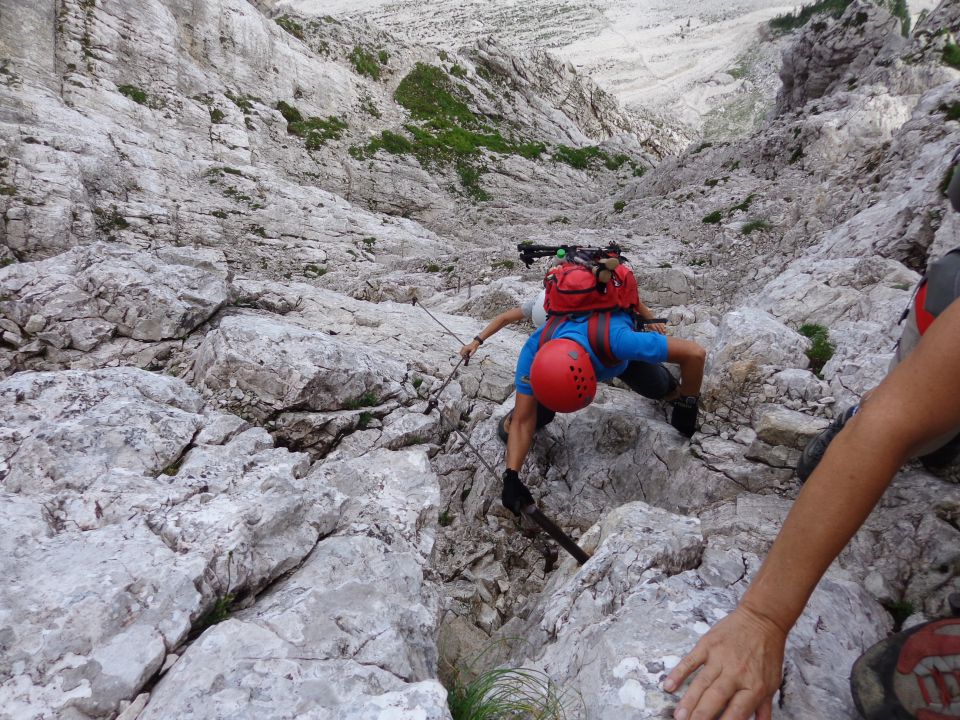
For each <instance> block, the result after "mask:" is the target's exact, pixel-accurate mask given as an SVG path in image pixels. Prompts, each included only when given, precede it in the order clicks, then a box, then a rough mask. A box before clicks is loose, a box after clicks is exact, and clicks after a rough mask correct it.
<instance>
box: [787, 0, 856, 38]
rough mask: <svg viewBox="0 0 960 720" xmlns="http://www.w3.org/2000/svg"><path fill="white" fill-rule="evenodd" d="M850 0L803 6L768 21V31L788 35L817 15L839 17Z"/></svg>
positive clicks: (828, 0) (827, 0) (834, 0)
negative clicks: (793, 11)
mask: <svg viewBox="0 0 960 720" xmlns="http://www.w3.org/2000/svg"><path fill="white" fill-rule="evenodd" d="M850 2H851V0H820V2H815V3H813V4H812V5H804V6H803V7H801V8H800V10H799V11H798V12H797V13H787V14H786V15H778V16H777V17H775V18H774V19H773V20H771V21H770V29H771V30H773V31H774V32H775V33H778V34H782V33H788V32H790V31H791V30H796V29H797V28H801V27H803V26H804V25H806V24H807V23H808V22H809V21H810V19H811V18H813V17H816V16H817V15H831V16H833V17H840V16H841V15H843V11H844V10H846V9H847V6H848V5H849V4H850Z"/></svg>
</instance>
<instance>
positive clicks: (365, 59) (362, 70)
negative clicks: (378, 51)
mask: <svg viewBox="0 0 960 720" xmlns="http://www.w3.org/2000/svg"><path fill="white" fill-rule="evenodd" d="M381 57H384V58H386V59H383V60H381V59H379V58H378V57H377V56H376V55H374V54H373V52H372V51H371V50H368V49H366V48H365V47H362V46H360V45H355V46H354V47H353V50H351V51H350V54H349V55H347V59H348V60H349V61H350V62H351V63H353V68H354V70H356V71H357V72H358V73H359V74H360V75H366V76H367V77H369V78H373V79H374V80H379V79H380V73H381V66H382V65H386V63H387V60H389V59H390V56H389V55H388V54H386V52H383V54H382V55H381Z"/></svg>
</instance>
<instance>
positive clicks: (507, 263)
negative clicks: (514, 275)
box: [490, 260, 515, 270]
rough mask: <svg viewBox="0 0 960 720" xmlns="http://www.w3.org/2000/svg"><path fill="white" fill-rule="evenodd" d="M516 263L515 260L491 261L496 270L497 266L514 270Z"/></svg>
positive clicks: (491, 265)
mask: <svg viewBox="0 0 960 720" xmlns="http://www.w3.org/2000/svg"><path fill="white" fill-rule="evenodd" d="M514 265H515V263H514V262H513V260H496V261H494V262H492V263H490V267H491V268H493V269H494V270H496V269H497V268H503V269H504V270H513V267H514Z"/></svg>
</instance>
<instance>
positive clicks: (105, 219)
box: [93, 206, 130, 233]
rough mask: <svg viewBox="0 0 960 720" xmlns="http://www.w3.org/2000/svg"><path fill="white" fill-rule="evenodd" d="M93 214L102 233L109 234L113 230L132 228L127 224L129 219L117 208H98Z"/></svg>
mask: <svg viewBox="0 0 960 720" xmlns="http://www.w3.org/2000/svg"><path fill="white" fill-rule="evenodd" d="M93 214H94V219H95V222H96V225H97V230H99V231H100V232H104V233H109V232H110V231H112V230H123V229H125V228H128V227H130V223H128V222H127V219H126V218H125V217H123V215H121V214H120V212H119V211H118V210H117V208H116V207H115V206H114V207H112V208H110V209H109V210H105V209H104V208H96V209H94V211H93Z"/></svg>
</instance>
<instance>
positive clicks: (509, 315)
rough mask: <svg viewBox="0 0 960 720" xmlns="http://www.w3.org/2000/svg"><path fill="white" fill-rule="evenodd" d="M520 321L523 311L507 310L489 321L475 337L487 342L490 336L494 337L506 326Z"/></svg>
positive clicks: (517, 309) (518, 309)
mask: <svg viewBox="0 0 960 720" xmlns="http://www.w3.org/2000/svg"><path fill="white" fill-rule="evenodd" d="M520 320H523V311H522V310H520V308H514V309H512V310H507V311H506V312H502V313H500V314H499V315H497V316H496V317H495V318H494V319H493V320H491V321H490V322H489V323H488V324H487V326H486V327H485V328H484V329H483V330H481V331H480V332H479V333H477V337H479V338H480V339H481V340H487V339H489V338H490V336H492V335H496V334H497V333H498V332H500V331H501V330H502V329H503V328H505V327H506V326H507V325H510V324H511V323H515V322H519V321H520Z"/></svg>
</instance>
